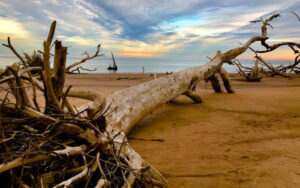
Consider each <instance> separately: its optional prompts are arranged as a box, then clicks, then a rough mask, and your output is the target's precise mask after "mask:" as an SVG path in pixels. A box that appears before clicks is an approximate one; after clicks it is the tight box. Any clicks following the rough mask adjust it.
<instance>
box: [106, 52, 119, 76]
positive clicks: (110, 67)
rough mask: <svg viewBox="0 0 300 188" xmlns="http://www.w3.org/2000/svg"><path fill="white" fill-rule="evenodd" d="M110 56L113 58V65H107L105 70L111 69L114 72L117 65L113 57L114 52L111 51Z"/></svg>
mask: <svg viewBox="0 0 300 188" xmlns="http://www.w3.org/2000/svg"><path fill="white" fill-rule="evenodd" d="M111 57H112V60H113V63H114V64H113V66H111V65H109V67H108V68H107V70H112V71H114V72H116V71H117V70H118V66H117V65H116V61H115V57H114V54H113V53H111Z"/></svg>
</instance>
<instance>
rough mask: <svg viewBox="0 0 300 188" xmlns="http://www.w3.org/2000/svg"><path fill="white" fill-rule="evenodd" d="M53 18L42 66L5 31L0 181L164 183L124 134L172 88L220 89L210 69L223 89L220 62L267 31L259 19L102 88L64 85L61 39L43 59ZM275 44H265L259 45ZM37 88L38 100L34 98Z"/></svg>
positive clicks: (191, 92) (177, 91) (174, 91)
mask: <svg viewBox="0 0 300 188" xmlns="http://www.w3.org/2000/svg"><path fill="white" fill-rule="evenodd" d="M273 18H274V16H272V17H270V18H269V19H270V20H272V19H273ZM55 26H56V22H53V23H52V25H51V27H50V31H49V34H48V37H47V39H46V40H45V41H44V44H43V47H44V50H43V52H40V53H41V54H42V65H43V66H38V67H36V66H29V63H28V60H27V59H24V58H23V57H22V56H21V55H19V54H18V52H17V51H16V50H15V49H14V48H13V46H12V45H11V43H10V40H9V38H8V44H5V46H6V47H8V48H10V49H11V50H12V52H13V53H14V54H15V55H16V56H17V57H18V58H19V59H20V62H21V63H20V64H13V65H11V66H8V67H6V69H5V70H3V71H1V74H0V96H1V100H0V117H1V121H0V131H1V132H0V182H1V186H2V187H12V186H20V187H72V186H76V187H98V188H99V187H132V186H133V187H145V186H158V187H165V186H166V185H167V181H166V179H165V178H164V177H163V176H162V175H161V174H160V173H159V172H158V171H157V170H156V169H155V168H154V167H153V166H151V165H150V164H149V163H147V162H146V161H145V160H143V159H142V158H141V156H140V155H139V154H138V153H137V152H135V151H134V149H132V148H131V146H130V145H129V143H128V139H127V136H126V135H127V134H128V133H129V132H130V130H131V129H132V127H133V126H134V125H135V124H136V123H137V122H138V121H140V120H141V119H142V118H144V117H145V116H147V115H148V114H149V113H151V112H152V111H153V110H154V109H155V108H157V107H159V106H160V105H161V104H163V103H166V102H169V101H171V100H173V99H174V98H176V97H177V96H179V95H186V96H187V97H189V98H191V99H192V100H193V101H195V102H196V103H200V102H202V99H201V97H200V96H199V95H198V93H197V92H195V87H196V84H197V83H198V82H199V81H202V80H205V81H210V82H211V84H212V86H213V89H214V90H215V92H221V91H222V89H221V85H220V83H219V80H218V77H217V76H216V75H217V74H220V77H221V79H222V80H223V83H224V87H225V89H226V90H227V92H228V93H233V92H234V91H233V88H232V86H231V83H230V79H229V76H228V74H227V73H226V71H225V70H224V68H223V67H222V65H223V63H232V61H233V60H234V59H235V58H236V57H237V56H239V55H240V54H242V53H244V52H245V51H246V50H247V49H248V48H249V47H250V45H251V44H253V43H254V42H261V43H262V44H266V40H267V39H268V37H267V36H266V26H267V24H266V23H264V24H263V26H262V35H261V36H255V37H252V38H251V39H249V40H248V41H247V42H246V43H245V44H244V45H243V46H241V47H238V48H234V49H232V50H229V51H227V52H225V53H221V52H218V53H217V54H216V56H215V57H214V58H212V59H211V61H210V62H208V63H206V64H205V65H203V66H197V67H193V68H189V69H186V70H183V71H180V72H177V73H173V74H169V75H167V76H164V77H160V78H157V79H155V80H152V81H149V82H145V83H143V84H140V85H137V86H134V87H130V88H126V89H124V90H120V91H117V92H115V93H113V94H112V95H109V96H103V95H101V94H99V93H96V92H93V91H78V90H75V89H73V88H72V87H71V86H70V87H67V88H65V87H64V83H65V74H66V73H67V72H70V66H69V67H66V57H67V48H66V47H64V46H63V45H62V43H61V41H57V40H56V41H54V46H55V49H54V58H53V59H54V62H53V67H52V68H51V67H50V55H51V53H50V47H51V44H52V40H53V36H54V32H55ZM291 45H294V46H295V45H296V44H293V43H292V44H291ZM264 46H266V45H264ZM279 46H280V45H278V46H277V47H279ZM296 46H297V45H296ZM277 47H276V46H275V47H273V46H267V50H269V49H275V48H277ZM297 47H299V46H297ZM99 50H100V46H98V50H97V52H96V54H95V55H94V56H91V57H90V56H89V55H88V54H87V56H86V58H85V59H83V60H82V61H80V62H77V63H75V64H73V65H71V68H75V67H76V66H78V65H79V64H80V63H83V62H85V61H87V60H88V59H90V58H92V57H96V56H98V54H99ZM33 71H34V74H33ZM40 94H42V95H43V96H44V97H43V99H44V100H43V101H38V100H37V95H40ZM74 97H75V98H81V99H86V100H90V101H91V102H90V103H88V104H86V105H83V106H80V107H77V108H76V107H75V106H74V105H72V104H71V98H74Z"/></svg>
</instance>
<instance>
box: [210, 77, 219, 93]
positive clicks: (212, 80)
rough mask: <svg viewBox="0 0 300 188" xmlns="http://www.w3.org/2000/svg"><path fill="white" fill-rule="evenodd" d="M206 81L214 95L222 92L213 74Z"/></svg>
mask: <svg viewBox="0 0 300 188" xmlns="http://www.w3.org/2000/svg"><path fill="white" fill-rule="evenodd" d="M208 80H209V81H210V83H211V86H212V88H213V89H214V90H215V92H216V93H221V92H222V89H221V86H220V82H219V79H218V77H217V76H216V75H215V74H213V75H212V76H211V77H209V78H208Z"/></svg>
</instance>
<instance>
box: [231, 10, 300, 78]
mask: <svg viewBox="0 0 300 188" xmlns="http://www.w3.org/2000/svg"><path fill="white" fill-rule="evenodd" d="M292 13H293V14H294V15H295V16H296V17H297V18H298V20H299V16H298V15H297V13H296V12H292ZM279 16H280V14H274V15H272V16H270V17H269V18H267V19H265V20H263V19H262V18H261V19H260V20H254V21H250V22H251V23H262V24H263V26H262V27H261V33H262V34H261V37H263V38H264V39H262V40H261V45H262V46H263V47H265V50H254V49H253V48H251V47H249V49H250V50H252V51H253V52H254V53H255V58H256V62H255V64H254V67H252V68H251V67H245V66H242V64H241V63H240V62H238V61H236V60H235V61H234V62H233V63H234V64H235V65H236V66H237V67H238V69H239V73H240V75H241V76H242V77H244V78H246V80H247V81H250V82H253V81H254V82H255V81H260V80H261V79H262V76H261V73H263V74H264V75H267V76H271V77H273V76H281V77H285V78H293V76H292V75H293V74H294V75H297V74H300V66H299V65H300V50H299V49H300V44H299V43H295V42H281V43H275V44H272V45H269V44H268V43H267V42H266V41H267V39H268V37H267V27H270V28H273V27H272V25H271V24H270V22H271V21H272V20H273V19H275V18H277V17H279ZM282 46H287V47H289V48H290V49H291V50H292V51H293V52H294V54H295V60H294V63H293V64H291V65H286V66H284V65H280V66H277V67H275V66H273V65H272V64H271V63H268V62H266V61H265V60H264V59H263V58H262V57H261V56H260V55H259V54H263V53H268V52H271V51H274V50H276V49H278V48H279V47H282ZM259 63H260V64H261V65H262V67H258V64H259ZM287 73H289V74H287Z"/></svg>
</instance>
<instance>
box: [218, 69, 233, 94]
mask: <svg viewBox="0 0 300 188" xmlns="http://www.w3.org/2000/svg"><path fill="white" fill-rule="evenodd" d="M220 75H221V78H222V80H223V84H224V87H225V89H226V91H227V93H234V89H233V87H232V84H231V81H230V78H229V75H228V73H227V72H226V71H225V69H224V68H223V67H221V68H220Z"/></svg>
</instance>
